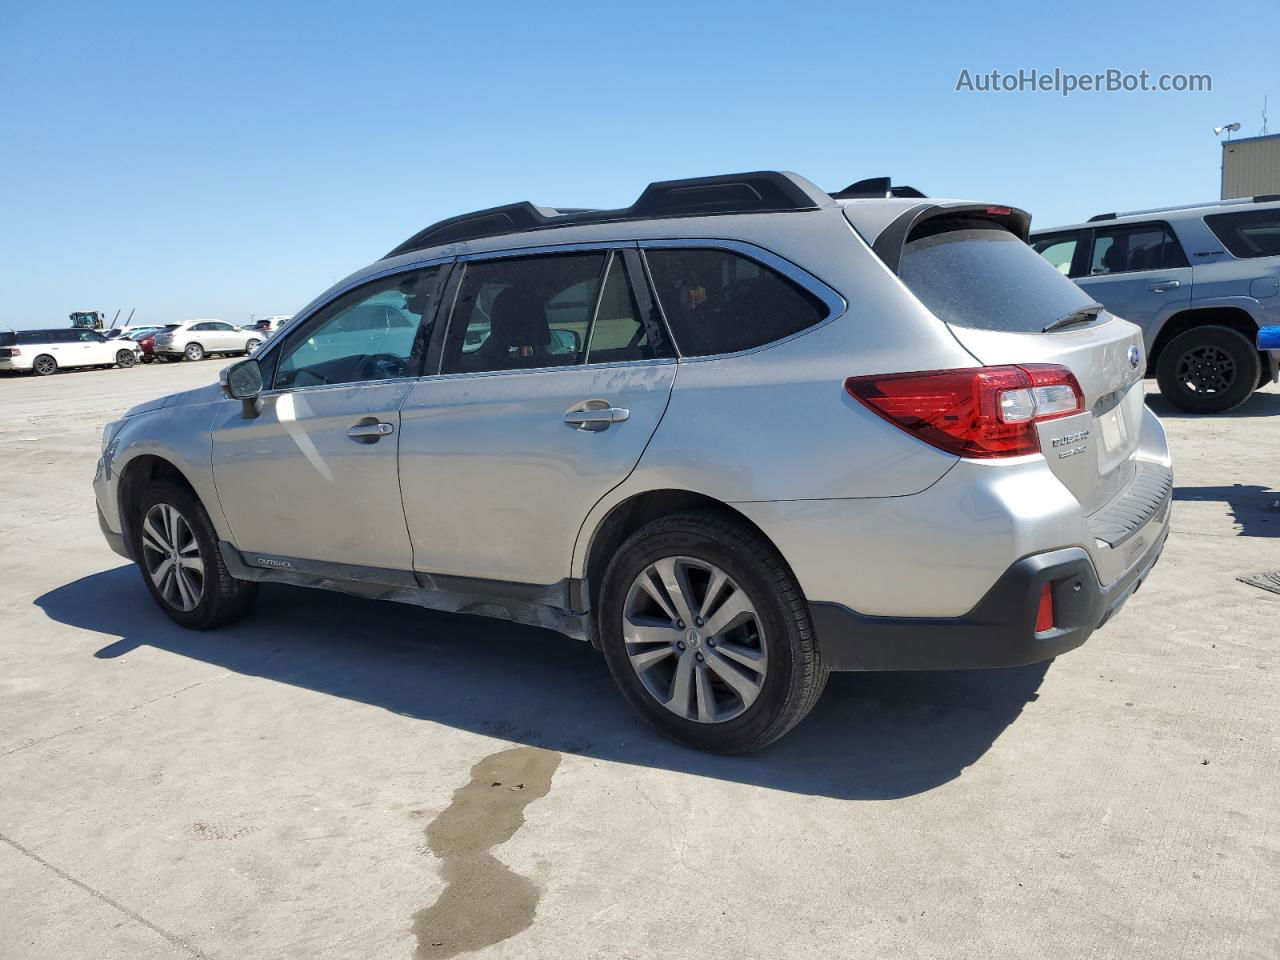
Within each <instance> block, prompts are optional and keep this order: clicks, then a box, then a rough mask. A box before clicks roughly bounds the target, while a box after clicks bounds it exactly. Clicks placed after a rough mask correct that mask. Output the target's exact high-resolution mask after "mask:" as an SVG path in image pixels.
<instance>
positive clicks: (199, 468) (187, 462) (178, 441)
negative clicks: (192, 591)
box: [94, 385, 232, 540]
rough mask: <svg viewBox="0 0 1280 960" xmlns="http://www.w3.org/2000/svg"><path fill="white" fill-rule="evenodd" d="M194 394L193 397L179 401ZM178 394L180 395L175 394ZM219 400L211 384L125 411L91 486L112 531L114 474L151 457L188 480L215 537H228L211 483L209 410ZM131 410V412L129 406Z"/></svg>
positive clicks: (117, 517)
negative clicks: (142, 408)
mask: <svg viewBox="0 0 1280 960" xmlns="http://www.w3.org/2000/svg"><path fill="white" fill-rule="evenodd" d="M191 395H196V396H198V397H199V398H200V399H197V400H195V401H194V402H182V400H185V399H186V398H187V397H189V396H191ZM179 398H181V399H179ZM223 402H224V401H223V400H222V397H221V394H220V393H219V392H218V388H217V386H216V385H213V386H210V387H202V388H200V389H198V390H194V391H189V392H188V394H186V395H184V394H176V395H174V397H170V398H166V400H165V401H161V402H159V404H158V405H156V406H151V407H150V411H149V412H141V413H137V414H135V415H132V416H127V417H126V418H125V420H124V422H123V423H122V424H121V426H120V429H119V432H118V433H117V434H116V435H115V437H114V438H113V439H112V441H111V443H110V444H109V445H108V448H107V450H106V451H105V452H104V455H103V456H102V457H101V458H100V459H99V461H98V469H97V473H96V475H95V477H94V490H95V492H96V493H97V498H98V504H99V507H100V508H101V510H102V514H103V519H104V521H105V523H106V525H107V527H109V528H110V530H111V531H112V532H114V533H118V534H119V533H123V532H124V529H125V525H124V519H123V518H122V516H121V512H120V479H121V477H123V476H124V475H125V473H126V472H127V471H128V469H129V466H130V464H131V463H133V461H134V460H136V459H137V458H138V457H143V456H153V457H159V458H160V459H161V460H164V461H166V462H167V463H169V464H171V465H172V466H174V467H175V468H176V469H177V470H178V471H179V472H180V473H181V474H182V475H183V476H184V477H185V478H186V479H187V481H188V482H189V483H190V484H191V487H192V489H194V490H195V492H196V495H197V496H198V497H199V498H200V502H201V503H203V504H204V507H205V509H206V510H207V511H208V512H209V518H210V520H211V521H212V522H213V526H214V529H215V530H216V531H217V533H218V536H219V537H220V538H223V539H227V540H230V539H232V533H231V527H230V525H229V524H228V523H227V518H226V517H225V516H224V515H223V512H222V505H221V501H220V499H219V498H218V491H217V488H216V486H215V484H214V479H213V470H212V458H213V434H212V432H211V428H212V426H213V418H214V414H215V413H216V411H217V410H218V407H219V405H220V404H221V403H223ZM131 413H132V411H131Z"/></svg>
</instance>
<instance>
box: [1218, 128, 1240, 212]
mask: <svg viewBox="0 0 1280 960" xmlns="http://www.w3.org/2000/svg"><path fill="white" fill-rule="evenodd" d="M1239 129H1240V124H1238V123H1224V124H1223V125H1222V126H1220V127H1214V128H1213V135H1214V136H1215V137H1220V136H1222V134H1223V132H1224V131H1225V132H1226V134H1227V139H1226V141H1224V142H1225V143H1230V142H1231V134H1233V133H1234V132H1235V131H1237V130H1239ZM1218 199H1219V200H1225V199H1227V148H1226V147H1225V146H1224V147H1223V148H1222V158H1221V160H1219V162H1218Z"/></svg>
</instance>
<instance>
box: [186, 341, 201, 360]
mask: <svg viewBox="0 0 1280 960" xmlns="http://www.w3.org/2000/svg"><path fill="white" fill-rule="evenodd" d="M185 354H186V357H187V359H188V360H203V359H204V347H202V346H200V344H198V343H189V344H187V349H186V351H185Z"/></svg>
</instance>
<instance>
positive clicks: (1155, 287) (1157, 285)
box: [1147, 280, 1182, 293]
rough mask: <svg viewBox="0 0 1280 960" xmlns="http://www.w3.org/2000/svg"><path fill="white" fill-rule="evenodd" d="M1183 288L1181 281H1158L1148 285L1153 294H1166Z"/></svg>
mask: <svg viewBox="0 0 1280 960" xmlns="http://www.w3.org/2000/svg"><path fill="white" fill-rule="evenodd" d="M1180 286H1182V283H1181V281H1179V280H1156V281H1154V282H1153V283H1148V284H1147V289H1148V290H1150V291H1151V292H1152V293H1164V292H1165V291H1166V290H1177V289H1178V288H1179V287H1180Z"/></svg>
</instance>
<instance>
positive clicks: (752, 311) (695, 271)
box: [645, 247, 829, 357]
mask: <svg viewBox="0 0 1280 960" xmlns="http://www.w3.org/2000/svg"><path fill="white" fill-rule="evenodd" d="M645 259H646V260H647V261H648V264H649V273H650V275H651V276H652V277H653V286H654V290H655V292H656V293H657V295H658V301H659V302H660V303H661V304H662V310H663V313H665V314H666V317H667V323H668V324H669V325H670V327H671V334H672V336H673V337H675V341H676V346H677V347H679V349H680V352H681V354H683V355H684V356H688V357H703V356H710V355H713V354H718V353H735V352H737V351H739V350H749V349H751V348H753V347H760V346H763V345H765V344H767V343H773V342H774V341H777V340H781V339H783V338H784V337H789V336H791V335H792V334H795V333H799V332H800V331H802V330H806V329H808V328H809V327H812V326H815V325H817V324H819V323H821V322H822V321H823V320H825V319H826V318H827V316H828V313H829V311H828V309H827V305H826V304H825V303H823V302H822V301H821V300H820V299H819V298H818V297H816V296H814V295H813V294H812V293H810V292H809V291H808V290H806V289H804V287H802V286H800V285H799V284H797V283H795V282H794V281H792V280H790V279H788V278H787V277H784V276H782V274H780V273H778V272H776V271H775V270H773V269H772V268H770V267H767V266H765V265H764V264H762V263H759V262H758V261H755V260H752V259H750V258H749V257H745V256H742V255H741V254H737V253H733V252H730V251H728V250H716V249H713V248H706V247H691V248H671V249H667V248H661V249H648V250H646V251H645Z"/></svg>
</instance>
